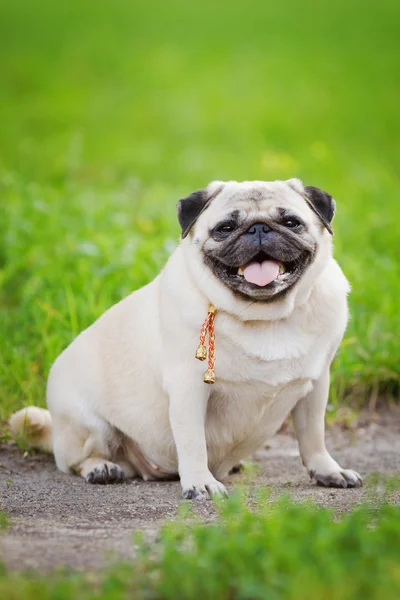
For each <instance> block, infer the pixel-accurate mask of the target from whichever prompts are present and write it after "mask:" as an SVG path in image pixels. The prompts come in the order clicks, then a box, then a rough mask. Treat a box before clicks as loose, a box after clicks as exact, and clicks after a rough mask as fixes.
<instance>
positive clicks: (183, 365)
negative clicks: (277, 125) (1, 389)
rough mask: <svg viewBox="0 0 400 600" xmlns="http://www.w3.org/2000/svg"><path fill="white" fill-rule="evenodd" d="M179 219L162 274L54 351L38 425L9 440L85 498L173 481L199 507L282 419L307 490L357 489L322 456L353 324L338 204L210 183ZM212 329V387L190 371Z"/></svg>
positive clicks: (270, 187) (282, 184)
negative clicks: (77, 485)
mask: <svg viewBox="0 0 400 600" xmlns="http://www.w3.org/2000/svg"><path fill="white" fill-rule="evenodd" d="M177 208H178V219H179V223H180V226H181V228H182V240H181V242H180V244H179V246H178V247H177V249H176V250H175V252H174V253H173V254H172V256H171V257H170V258H169V260H168V262H167V264H166V266H165V268H164V269H163V270H162V271H161V273H160V274H159V275H158V276H157V277H156V278H155V279H154V281H152V282H151V283H149V284H148V285H146V286H145V287H143V288H141V289H139V290H137V291H135V292H134V293H132V294H131V295H130V296H128V297H127V298H125V299H124V300H122V301H121V302H119V303H118V304H116V305H115V306H113V307H112V308H110V309H109V310H108V311H107V312H106V313H105V314H103V315H102V316H101V317H100V318H99V319H98V320H97V321H96V322H95V323H94V324H93V325H91V326H90V327H89V328H88V329H86V330H85V331H83V332H82V333H81V334H80V335H79V336H78V337H77V338H76V339H75V340H74V341H73V342H72V344H71V345H70V346H69V347H68V348H67V349H66V350H64V352H63V353H62V354H61V355H60V356H59V357H58V358H57V360H56V361H55V363H54V364H53V366H52V368H51V371H50V375H49V378H48V385H47V406H48V411H47V410H44V409H40V408H36V407H28V408H25V409H22V410H21V411H19V412H18V413H16V414H15V415H13V416H12V418H11V421H10V425H11V429H12V430H13V431H14V432H15V433H21V432H22V430H23V429H25V431H26V433H27V435H28V437H29V438H30V440H31V442H32V443H34V444H35V445H36V446H38V447H40V448H42V449H44V450H47V451H50V452H53V453H54V456H55V460H56V464H57V467H58V468H59V469H60V470H61V471H64V472H72V473H77V474H79V475H81V476H82V477H84V478H85V480H86V481H87V482H89V483H113V482H119V481H122V480H123V479H124V478H131V477H142V478H143V479H145V480H147V479H165V478H170V477H174V476H178V475H179V477H180V481H181V485H182V492H183V497H184V498H187V499H201V498H205V497H208V495H210V496H213V495H221V494H222V495H224V494H226V489H225V487H224V485H223V483H222V482H223V481H224V479H225V478H226V477H227V475H228V474H229V473H230V472H231V470H232V469H234V468H235V466H237V465H238V464H239V463H240V461H241V460H242V459H245V458H246V457H248V456H250V455H251V454H252V453H253V452H255V451H256V450H258V449H259V448H260V447H261V446H262V444H263V443H264V442H265V441H266V439H267V438H269V437H270V436H271V435H272V434H274V433H275V432H276V431H277V430H278V429H279V427H280V426H281V425H282V423H283V421H284V419H285V418H286V417H287V415H288V414H289V413H291V415H292V417H293V422H294V427H295V431H296V435H297V438H298V442H299V448H300V455H301V458H302V461H303V464H304V465H305V467H306V469H307V470H308V473H309V475H310V477H311V478H314V479H315V480H316V482H317V483H318V484H319V485H322V486H327V487H329V486H333V487H341V488H346V487H359V486H360V485H362V480H361V477H360V475H359V474H358V473H356V472H355V471H353V470H350V469H344V468H342V467H341V466H340V465H339V464H338V463H337V462H336V461H335V460H334V459H333V458H332V457H331V456H330V454H329V452H328V451H327V449H326V447H325V441H324V415H325V409H326V404H327V400H328V393H329V369H330V364H331V362H332V359H333V357H334V356H335V353H336V351H337V349H338V346H339V344H340V341H341V339H342V337H343V334H344V331H345V329H346V324H347V320H348V308H347V294H348V292H349V284H348V282H347V280H346V278H345V276H344V275H343V273H342V271H341V269H340V267H339V266H338V264H337V263H336V261H335V260H334V259H333V257H332V219H333V216H334V212H335V202H334V200H333V198H332V197H331V196H330V195H329V194H327V193H325V192H323V191H322V190H320V189H318V188H315V187H310V186H303V184H302V183H301V181H299V180H298V179H290V180H288V181H275V182H263V181H252V182H241V183H239V182H236V181H229V182H222V181H214V182H212V183H210V184H209V185H208V187H207V188H205V189H202V190H199V191H196V192H194V193H192V194H190V195H189V196H188V197H186V198H183V199H182V200H180V201H179V202H178V207H177ZM210 306H211V308H210ZM210 311H211V312H210ZM207 315H208V317H207ZM210 315H211V316H212V326H213V327H212V332H209V335H210V336H211V337H212V344H213V346H212V348H210V351H211V352H212V359H213V361H214V360H215V364H212V369H213V370H212V377H211V379H212V380H213V379H214V377H215V382H214V383H213V382H212V381H209V382H208V383H210V384H211V385H209V384H207V383H205V381H204V363H203V362H201V361H199V360H196V358H195V352H196V348H197V345H198V342H199V334H200V333H201V332H202V333H203V337H204V332H205V331H206V332H207V331H208V330H207V327H208V326H209V325H210V323H211V317H210ZM207 318H208V319H209V320H208V321H207ZM203 341H204V340H203Z"/></svg>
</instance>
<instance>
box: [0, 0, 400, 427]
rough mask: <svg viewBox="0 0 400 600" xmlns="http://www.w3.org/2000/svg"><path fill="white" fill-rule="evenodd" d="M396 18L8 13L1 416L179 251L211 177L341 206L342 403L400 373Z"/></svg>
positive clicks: (164, 6)
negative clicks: (318, 196) (292, 191)
mask: <svg viewBox="0 0 400 600" xmlns="http://www.w3.org/2000/svg"><path fill="white" fill-rule="evenodd" d="M399 33H400V4H399V2H396V1H391V0H381V1H380V2H373V1H370V0H363V1H362V0H354V1H352V2H348V1H346V2H345V1H344V0H338V1H336V2H328V1H320V2H317V1H311V0H303V1H302V2H296V1H295V0H281V1H280V2H272V1H268V0H264V1H262V0H248V1H247V2H243V3H232V2H226V1H222V2H210V1H209V0H205V1H203V2H202V3H193V4H192V3H189V2H187V1H186V2H184V1H183V0H170V1H169V2H165V1H162V0H153V2H145V1H142V0H140V1H133V0H131V1H128V0H114V1H113V2H107V1H105V0H96V1H94V0H84V1H80V2H79V1H73V0H65V1H64V2H62V3H55V2H50V1H49V0H42V2H34V1H33V0H13V1H12V2H11V0H8V1H4V0H0V75H1V80H0V120H1V128H0V169H1V171H0V199H1V200H0V202H1V216H0V305H1V306H0V308H1V314H0V344H1V347H0V354H1V363H0V378H1V381H0V418H4V417H6V416H7V415H8V414H9V412H10V411H11V410H12V409H14V408H16V407H20V406H22V405H24V404H27V403H32V402H34V403H36V404H38V403H40V404H43V403H44V386H45V379H46V374H47V371H48V368H49V366H50V364H51V362H52V361H53V360H54V358H55V357H56V356H57V354H58V353H59V352H60V351H61V350H62V348H63V347H65V345H67V344H68V343H69V341H70V340H71V339H72V338H73V337H74V336H75V335H76V334H77V333H78V332H79V331H80V330H81V329H82V328H83V327H85V326H87V325H89V324H90V323H91V322H92V321H93V320H94V319H95V318H96V317H97V316H99V315H100V314H101V313H102V312H103V311H104V310H105V309H106V308H108V307H109V306H110V305H111V304H113V303H114V302H116V301H117V300H119V299H120V298H121V297H123V296H124V295H126V294H128V293H129V292H130V291H131V290H132V289H135V288H136V287H139V286H140V285H143V284H144V283H146V282H147V281H149V280H150V279H151V278H152V277H153V276H154V275H155V274H156V273H157V271H158V270H159V269H160V268H161V267H162V265H163V264H164V262H165V260H166V257H167V256H168V254H169V253H170V252H171V250H172V249H173V248H174V246H175V244H176V242H177V240H178V236H179V229H178V224H177V221H176V216H175V203H176V201H177V200H178V199H179V198H180V197H181V196H183V195H186V194H187V193H190V192H191V191H193V190H194V189H197V188H199V187H202V186H204V185H206V184H207V183H208V182H209V181H210V180H212V179H237V180H243V179H266V180H270V179H282V178H289V177H294V176H296V177H300V178H301V179H303V181H304V182H305V184H308V185H316V186H319V187H321V188H323V189H325V190H326V191H328V192H330V193H331V194H332V195H333V196H334V197H335V199H336V201H337V204H338V212H337V217H336V219H335V223H334V225H335V231H336V236H335V252H336V257H337V258H338V260H339V262H340V264H341V266H342V268H343V270H344V272H345V274H346V275H347V276H348V278H349V279H350V281H351V284H352V287H353V291H352V294H351V300H350V302H351V312H352V319H351V322H350V324H349V328H348V332H347V334H346V338H345V340H344V342H343V345H342V349H341V351H340V354H339V356H338V357H337V359H336V360H335V365H334V370H333V386H332V391H331V401H332V403H333V404H337V403H338V402H343V401H344V399H345V400H346V401H349V400H350V399H354V398H356V399H360V398H361V399H363V401H367V402H370V404H371V405H374V404H375V401H376V400H377V399H378V398H379V397H380V396H381V395H382V394H385V395H386V396H390V397H393V396H396V395H398V390H399V385H398V383H399V377H400V361H399V358H400V336H399V330H400V317H399V309H398V297H399V293H400V277H399V275H400V274H399V250H400V242H399V239H400V228H399V225H398V221H397V216H398V213H399V210H398V206H399V164H400V145H399V133H400V110H399V106H400V97H399V96H400V94H399V72H400V70H399V68H400V48H399V46H400V44H399V39H400V35H399Z"/></svg>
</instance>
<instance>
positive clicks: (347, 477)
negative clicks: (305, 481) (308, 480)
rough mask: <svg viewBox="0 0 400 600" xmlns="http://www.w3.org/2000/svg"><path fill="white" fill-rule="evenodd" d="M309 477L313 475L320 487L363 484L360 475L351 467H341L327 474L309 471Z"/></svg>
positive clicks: (352, 486)
mask: <svg viewBox="0 0 400 600" xmlns="http://www.w3.org/2000/svg"><path fill="white" fill-rule="evenodd" d="M310 477H314V478H315V481H316V482H317V485H319V486H321V487H335V488H358V487H362V485H363V482H362V479H361V477H360V475H359V474H358V473H357V472H356V471H352V470H351V469H342V470H341V471H338V472H333V473H329V474H328V475H322V474H320V473H313V472H310Z"/></svg>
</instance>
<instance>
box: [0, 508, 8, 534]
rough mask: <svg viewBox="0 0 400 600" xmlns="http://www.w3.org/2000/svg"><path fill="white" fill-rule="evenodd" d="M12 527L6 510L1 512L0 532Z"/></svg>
mask: <svg viewBox="0 0 400 600" xmlns="http://www.w3.org/2000/svg"><path fill="white" fill-rule="evenodd" d="M9 526H10V519H9V518H8V514H7V513H6V512H5V511H4V510H0V530H4V529H7V528H8V527H9Z"/></svg>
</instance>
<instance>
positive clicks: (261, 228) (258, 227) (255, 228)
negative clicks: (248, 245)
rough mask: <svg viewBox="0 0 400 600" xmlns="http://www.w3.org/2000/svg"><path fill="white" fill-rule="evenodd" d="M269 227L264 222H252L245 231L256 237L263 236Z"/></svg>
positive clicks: (269, 229)
mask: <svg viewBox="0 0 400 600" xmlns="http://www.w3.org/2000/svg"><path fill="white" fill-rule="evenodd" d="M270 231H271V228H270V227H268V225H266V224H265V223H254V225H252V226H251V227H249V229H248V230H247V231H246V233H247V234H248V235H254V236H257V237H258V238H260V239H261V238H263V237H264V236H265V234H266V233H269V232H270Z"/></svg>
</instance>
